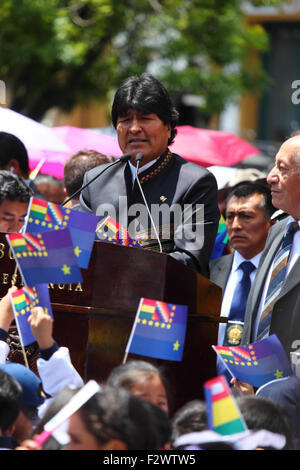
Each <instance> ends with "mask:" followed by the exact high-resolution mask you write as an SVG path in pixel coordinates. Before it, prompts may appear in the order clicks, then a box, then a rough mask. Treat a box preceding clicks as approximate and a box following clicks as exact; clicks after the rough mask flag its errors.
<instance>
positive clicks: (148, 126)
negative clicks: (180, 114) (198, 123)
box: [117, 109, 171, 166]
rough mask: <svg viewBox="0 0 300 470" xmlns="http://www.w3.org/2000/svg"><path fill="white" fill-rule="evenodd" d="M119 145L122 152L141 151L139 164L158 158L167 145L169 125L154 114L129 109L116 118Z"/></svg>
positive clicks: (133, 160)
mask: <svg viewBox="0 0 300 470" xmlns="http://www.w3.org/2000/svg"><path fill="white" fill-rule="evenodd" d="M117 132H118V141H119V146H120V148H121V150H122V152H123V153H130V154H131V155H132V157H133V158H132V163H133V164H134V163H135V157H136V155H137V154H138V153H139V152H141V153H142V154H143V155H144V158H143V160H142V162H141V166H142V165H145V164H146V163H148V162H150V161H151V160H155V159H156V158H158V157H159V156H160V155H161V154H162V153H163V152H164V151H165V150H166V149H167V146H168V139H169V137H170V136H171V126H170V125H169V124H164V123H163V121H161V119H160V118H159V117H158V116H157V115H156V114H140V113H138V112H137V111H135V110H134V109H129V110H128V112H127V114H126V115H125V116H120V117H119V118H118V120H117Z"/></svg>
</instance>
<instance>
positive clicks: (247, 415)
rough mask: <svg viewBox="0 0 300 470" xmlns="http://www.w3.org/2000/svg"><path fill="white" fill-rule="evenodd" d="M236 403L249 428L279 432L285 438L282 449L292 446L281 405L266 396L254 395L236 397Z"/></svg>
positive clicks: (288, 426) (287, 423)
mask: <svg viewBox="0 0 300 470" xmlns="http://www.w3.org/2000/svg"><path fill="white" fill-rule="evenodd" d="M237 405H238V407H239V409H240V411H241V413H242V416H243V418H244V420H245V423H246V425H247V428H248V429H249V430H253V431H259V430H261V429H265V430H266V431H271V432H273V433H276V434H281V435H283V436H285V438H286V445H285V447H284V449H291V448H292V435H291V423H290V421H289V418H288V415H287V413H286V412H285V410H284V409H283V408H282V407H281V406H279V405H278V404H277V403H276V404H275V403H274V402H273V401H271V400H270V399H268V398H262V397H257V396H255V395H254V396H241V397H237Z"/></svg>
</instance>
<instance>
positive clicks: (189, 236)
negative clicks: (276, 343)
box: [0, 74, 300, 450]
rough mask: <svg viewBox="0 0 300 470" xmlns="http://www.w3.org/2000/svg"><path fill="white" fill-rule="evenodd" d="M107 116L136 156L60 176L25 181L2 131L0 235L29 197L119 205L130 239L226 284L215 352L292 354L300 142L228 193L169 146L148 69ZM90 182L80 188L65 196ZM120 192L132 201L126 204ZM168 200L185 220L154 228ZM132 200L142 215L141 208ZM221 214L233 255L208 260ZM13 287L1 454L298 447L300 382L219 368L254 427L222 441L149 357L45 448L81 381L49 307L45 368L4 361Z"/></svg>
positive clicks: (299, 324) (122, 368) (82, 163)
mask: <svg viewBox="0 0 300 470" xmlns="http://www.w3.org/2000/svg"><path fill="white" fill-rule="evenodd" d="M112 122H113V125H114V127H115V128H116V131H117V134H118V141H119V145H120V148H121V150H122V152H123V154H129V155H130V159H129V160H128V159H127V160H128V161H125V160H124V162H123V161H120V162H119V163H118V164H115V165H111V163H112V162H114V161H115V159H113V158H112V157H110V156H106V155H102V154H100V153H98V152H96V151H94V150H90V149H82V151H80V152H78V153H76V154H75V155H73V156H72V157H71V158H70V159H69V160H68V161H67V162H66V163H65V166H64V179H63V180H62V181H61V180H58V179H56V178H54V177H53V176H51V175H44V174H40V175H38V176H36V178H35V179H34V180H32V179H30V176H29V163H28V154H27V151H26V149H25V147H24V145H23V144H22V142H21V141H20V140H19V139H18V138H17V137H15V136H13V135H11V134H7V133H5V132H0V231H1V232H6V233H8V232H19V231H20V230H21V229H22V226H23V224H24V221H25V218H26V213H27V207H28V204H29V201H30V198H31V197H32V196H33V195H34V196H36V197H38V198H40V199H45V200H46V201H49V202H53V203H56V204H63V203H64V202H65V201H67V200H68V202H67V207H70V208H72V209H74V210H81V211H85V212H90V213H94V214H97V215H99V216H101V215H104V212H103V211H104V208H105V211H106V212H107V211H108V213H109V210H111V215H112V216H113V217H114V218H115V219H116V220H117V221H118V222H119V223H120V224H121V225H122V226H123V227H126V228H127V229H128V231H129V233H130V236H132V238H139V236H140V235H141V234H143V237H142V240H143V241H144V246H145V248H148V247H151V248H154V249H158V250H160V251H164V252H166V253H168V254H169V256H172V257H173V258H174V259H176V260H177V261H179V262H181V263H184V264H185V265H187V266H189V267H190V268H192V269H194V270H196V271H197V272H199V273H200V274H202V275H204V276H206V277H208V278H210V280H211V281H213V282H214V283H215V284H216V285H218V286H220V287H221V288H222V305H221V311H220V315H221V316H222V317H226V318H227V319H228V321H227V322H223V323H220V326H219V332H218V338H217V343H218V345H223V346H237V345H244V344H248V343H250V342H255V341H260V340H262V339H264V338H266V337H267V336H268V335H270V334H273V333H275V334H276V335H277V336H278V338H279V340H280V341H281V343H282V346H283V348H284V349H285V352H286V353H287V355H288V357H289V355H290V353H291V352H292V351H293V350H295V344H296V343H297V341H298V340H300V330H299V328H300V321H299V320H298V315H297V312H298V305H299V302H300V295H299V292H300V291H299V282H300V276H299V275H300V261H299V253H300V232H299V230H298V229H299V219H300V209H299V207H300V205H299V202H300V185H299V178H300V171H299V170H300V137H299V136H294V137H291V138H289V139H287V140H286V141H285V142H284V143H283V144H282V146H281V147H280V149H279V151H278V153H277V155H276V158H275V165H274V167H273V169H272V170H271V171H270V172H269V174H268V175H266V176H264V177H259V178H257V177H254V178H251V181H250V179H249V178H248V177H247V176H245V178H241V180H240V181H239V182H236V181H235V183H234V184H228V185H227V188H226V191H225V192H224V189H223V190H222V199H221V197H220V195H221V193H220V192H219V194H218V187H217V183H216V179H215V177H214V176H213V174H212V173H211V172H210V171H209V170H207V169H204V168H202V167H200V166H198V165H195V164H193V163H190V162H187V161H186V160H184V159H182V158H181V157H180V156H179V155H176V154H173V153H171V152H170V150H169V146H170V145H171V143H172V142H173V141H174V139H175V138H176V125H177V122H178V113H177V110H176V108H175V107H174V105H173V103H172V101H171V99H170V97H169V95H168V92H167V91H166V89H165V88H164V87H163V85H162V84H161V83H160V82H159V81H158V80H156V79H155V78H154V77H152V76H151V75H148V74H143V75H142V76H141V77H130V78H129V79H127V80H125V81H124V82H123V83H122V84H121V86H120V87H119V89H118V90H117V92H116V94H115V98H114V101H113V105H112ZM199 151H201V149H199ZM103 170H105V171H103ZM96 177H97V178H96ZM88 183H90V184H88ZM83 184H84V185H85V188H84V189H83V191H82V192H81V193H80V194H78V195H76V197H74V198H73V199H70V198H71V197H72V195H73V194H74V193H76V192H77V191H78V190H80V188H81V187H82V185H83ZM120 198H123V199H124V198H125V204H124V201H123V205H120ZM160 204H165V205H166V206H167V207H169V208H174V207H177V208H179V209H180V210H179V212H178V211H177V215H176V214H175V211H169V213H168V219H167V221H166V220H165V219H164V212H163V211H162V212H161V214H160V217H159V218H157V219H155V221H153V218H152V217H151V209H152V207H153V206H155V205H156V206H157V205H160ZM137 206H139V208H141V207H142V208H144V209H145V211H143V210H139V211H135V210H134V208H136V207H137ZM149 207H150V210H149ZM149 212H150V214H149ZM174 214H175V215H176V216H175V215H174ZM178 214H179V216H178ZM220 216H221V217H223V218H224V219H225V224H226V230H225V232H226V236H227V240H228V241H227V243H228V246H229V247H230V250H229V251H231V254H227V253H228V251H226V250H224V249H223V248H222V256H219V257H217V258H214V257H213V255H212V253H213V252H214V248H215V247H216V244H217V243H219V241H220V240H221V242H223V240H224V236H223V237H222V239H221V238H218V236H217V235H218V227H220V225H219V224H220V220H221V219H220ZM153 225H154V226H155V227H154V228H155V229H156V230H155V231H154V232H155V233H154V232H153ZM166 234H167V235H166ZM298 271H299V272H298ZM15 289H16V287H11V288H10V290H9V292H13V291H14V290H15ZM9 292H8V294H7V295H6V296H5V297H3V298H2V300H1V302H0V447H1V448H3V449H16V450H18V449H20V450H24V449H35V450H43V449H44V450H58V449H70V450H170V449H174V450H175V449H179V450H182V449H189V450H200V449H209V450H212V449H215V450H218V449H219V450H222V449H230V450H236V449H251V450H253V449H278V450H279V449H298V448H300V447H299V446H300V442H299V439H300V379H299V378H298V377H297V376H296V375H294V376H291V377H286V378H284V379H277V380H274V381H272V382H270V383H267V384H265V385H264V386H263V387H260V388H259V389H258V390H255V389H254V388H253V387H251V384H245V383H241V382H239V381H237V380H235V379H232V377H231V376H230V374H229V373H228V371H227V370H226V368H225V367H224V365H223V364H222V363H221V362H219V361H217V360H216V375H224V376H225V378H226V379H227V381H228V386H229V387H230V389H231V392H232V396H233V397H235V400H236V403H237V405H238V407H239V410H240V412H241V414H242V416H243V419H244V420H245V423H246V426H247V428H248V432H247V433H246V434H247V435H246V436H241V435H239V434H237V435H232V436H221V435H218V434H217V433H214V432H213V431H212V430H211V429H209V427H208V421H207V407H206V403H205V402H204V401H202V400H201V399H200V398H199V400H193V401H190V402H188V403H186V404H185V405H184V406H183V407H181V408H180V409H178V410H175V413H173V414H171V413H170V407H169V390H168V385H167V383H166V380H165V378H164V376H163V375H162V373H161V371H160V369H159V368H157V367H155V366H154V365H153V364H152V363H151V361H148V360H136V361H131V360H129V361H127V362H126V363H125V364H121V365H119V366H117V367H115V368H114V369H113V370H112V371H111V374H110V376H109V377H108V379H107V380H105V382H104V383H101V384H100V386H101V389H100V390H99V391H98V392H97V393H95V394H94V396H92V398H90V399H89V400H88V401H87V402H86V403H85V404H84V405H83V406H82V407H81V408H80V409H79V410H78V411H76V412H75V413H74V414H72V415H71V417H70V418H69V420H68V421H67V422H66V423H64V426H62V427H61V428H59V429H57V430H56V431H55V432H54V433H53V434H52V435H51V437H49V439H48V440H47V441H46V442H45V443H44V444H43V445H40V444H37V442H36V441H35V437H36V436H38V435H39V434H40V433H41V432H42V431H43V429H44V425H45V424H46V423H47V422H48V421H49V420H50V419H51V418H52V417H53V416H55V415H56V413H57V412H58V411H59V410H60V409H61V408H62V407H63V406H64V405H65V404H66V403H68V402H69V401H70V399H71V398H72V397H73V396H74V395H75V394H76V393H77V391H78V390H80V389H81V388H82V387H83V386H84V382H83V379H82V377H80V375H79V374H78V372H77V371H76V369H75V367H74V366H73V364H72V362H71V356H70V351H69V350H68V348H67V347H65V346H64V345H58V344H57V343H56V341H55V339H54V338H53V321H52V319H51V318H50V317H49V315H47V314H46V313H45V312H44V310H43V308H42V307H36V308H34V309H33V310H32V311H31V315H30V316H29V318H28V321H29V323H30V325H31V329H32V332H33V335H34V337H35V338H36V342H37V344H38V347H39V358H38V360H37V371H38V374H36V373H35V372H33V371H31V370H30V369H28V368H26V367H25V366H24V365H21V364H16V363H12V362H10V361H8V360H7V357H8V355H9V344H8V341H7V339H8V335H9V328H10V327H11V325H12V323H13V321H14V315H13V310H12V307H11V304H10V297H9ZM99 360H101V358H99ZM195 360H196V358H195ZM172 394H176V390H172ZM199 395H200V394H199Z"/></svg>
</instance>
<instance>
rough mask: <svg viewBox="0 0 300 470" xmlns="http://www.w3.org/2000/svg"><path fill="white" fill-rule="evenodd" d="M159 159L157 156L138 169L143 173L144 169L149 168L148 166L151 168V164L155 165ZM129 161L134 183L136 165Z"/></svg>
mask: <svg viewBox="0 0 300 470" xmlns="http://www.w3.org/2000/svg"><path fill="white" fill-rule="evenodd" d="M157 160H158V158H156V159H155V160H151V162H149V163H146V165H144V166H142V167H140V168H139V169H138V173H141V172H142V171H144V170H147V169H148V168H150V166H152V165H154V163H155V162H157ZM128 163H129V168H130V171H131V174H132V185H134V181H135V171H136V167H135V166H134V165H133V164H132V163H131V162H130V161H128Z"/></svg>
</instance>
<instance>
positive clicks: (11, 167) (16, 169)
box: [5, 158, 22, 176]
mask: <svg viewBox="0 0 300 470" xmlns="http://www.w3.org/2000/svg"><path fill="white" fill-rule="evenodd" d="M5 169H6V170H7V171H11V172H12V173H14V174H15V175H18V176H22V172H21V169H20V163H19V162H18V160H16V159H15V158H12V159H11V160H9V162H8V163H7V165H6V167H5Z"/></svg>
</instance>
